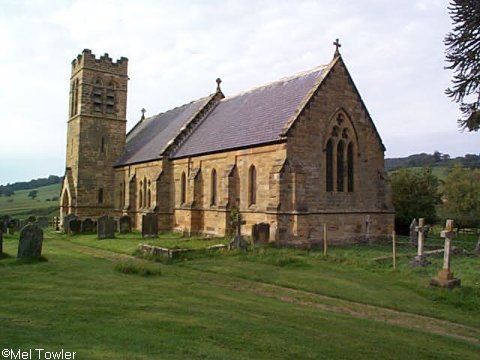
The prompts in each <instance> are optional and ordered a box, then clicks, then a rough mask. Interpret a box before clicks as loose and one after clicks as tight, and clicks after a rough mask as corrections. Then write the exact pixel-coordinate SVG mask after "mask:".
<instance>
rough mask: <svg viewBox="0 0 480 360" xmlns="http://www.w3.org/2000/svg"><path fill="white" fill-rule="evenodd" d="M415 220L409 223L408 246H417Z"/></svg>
mask: <svg viewBox="0 0 480 360" xmlns="http://www.w3.org/2000/svg"><path fill="white" fill-rule="evenodd" d="M417 226H418V223H417V219H413V220H412V222H411V223H410V244H411V245H414V246H417V238H418V231H417Z"/></svg>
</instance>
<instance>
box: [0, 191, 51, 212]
mask: <svg viewBox="0 0 480 360" xmlns="http://www.w3.org/2000/svg"><path fill="white" fill-rule="evenodd" d="M33 190H37V191H38V195H37V197H36V198H35V199H31V198H29V197H28V194H29V193H30V191H33ZM59 196H60V184H53V185H48V186H42V187H39V188H36V189H28V190H16V191H15V194H14V195H12V196H9V197H7V196H0V215H10V216H15V217H18V218H26V217H28V216H30V215H42V216H55V215H58V207H59V201H58V200H55V201H47V199H52V198H53V197H57V198H58V197H59Z"/></svg>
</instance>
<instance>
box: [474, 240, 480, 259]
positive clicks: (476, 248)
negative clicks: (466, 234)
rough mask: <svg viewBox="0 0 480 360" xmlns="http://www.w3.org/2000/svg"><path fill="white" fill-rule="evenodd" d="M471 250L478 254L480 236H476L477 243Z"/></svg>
mask: <svg viewBox="0 0 480 360" xmlns="http://www.w3.org/2000/svg"><path fill="white" fill-rule="evenodd" d="M473 252H474V253H475V254H477V255H479V256H480V236H479V237H478V241H477V245H475V249H473Z"/></svg>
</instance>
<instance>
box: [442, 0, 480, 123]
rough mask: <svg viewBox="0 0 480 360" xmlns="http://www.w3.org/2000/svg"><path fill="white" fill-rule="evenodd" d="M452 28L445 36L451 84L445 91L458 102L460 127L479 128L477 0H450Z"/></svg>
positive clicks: (479, 9)
mask: <svg viewBox="0 0 480 360" xmlns="http://www.w3.org/2000/svg"><path fill="white" fill-rule="evenodd" d="M448 10H449V13H450V16H451V18H452V21H453V30H452V31H451V32H450V33H448V34H447V36H446V37H445V45H446V47H447V49H446V61H447V62H448V63H449V65H448V66H447V67H446V68H447V69H451V70H453V71H454V76H453V80H452V82H453V87H452V88H448V89H447V90H446V91H445V93H446V94H447V95H448V96H449V97H450V98H451V99H452V100H453V101H455V102H456V103H460V111H461V112H462V114H463V116H464V117H463V118H462V119H459V120H458V124H459V126H460V128H462V129H468V130H469V131H477V130H478V129H480V1H478V0H452V1H451V2H450V4H449V6H448Z"/></svg>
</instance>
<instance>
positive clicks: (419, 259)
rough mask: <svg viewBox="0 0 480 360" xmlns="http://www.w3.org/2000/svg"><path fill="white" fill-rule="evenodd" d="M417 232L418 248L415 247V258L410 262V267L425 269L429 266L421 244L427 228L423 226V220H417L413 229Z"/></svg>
mask: <svg viewBox="0 0 480 360" xmlns="http://www.w3.org/2000/svg"><path fill="white" fill-rule="evenodd" d="M415 229H416V231H417V232H418V246H417V256H415V258H414V259H413V260H412V261H410V266H412V267H418V266H420V267H425V266H427V265H430V264H431V263H430V261H428V260H427V257H426V255H425V254H424V252H423V244H424V240H425V233H426V232H427V231H428V229H429V226H428V225H425V219H423V218H420V219H418V226H417V227H416V228H415Z"/></svg>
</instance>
